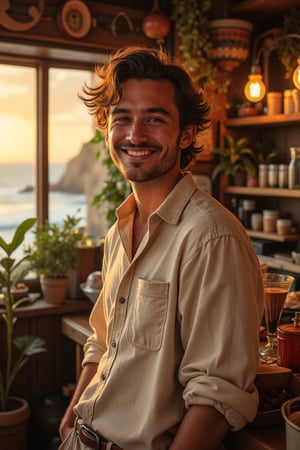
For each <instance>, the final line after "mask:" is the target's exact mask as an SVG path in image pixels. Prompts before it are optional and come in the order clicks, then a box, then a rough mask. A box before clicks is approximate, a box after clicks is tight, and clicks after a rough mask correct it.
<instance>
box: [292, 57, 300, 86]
mask: <svg viewBox="0 0 300 450" xmlns="http://www.w3.org/2000/svg"><path fill="white" fill-rule="evenodd" d="M297 63H298V66H297V67H296V69H295V71H294V73H293V83H294V85H295V86H296V88H297V89H300V57H299V58H298V59H297Z"/></svg>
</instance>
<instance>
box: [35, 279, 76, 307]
mask: <svg viewBox="0 0 300 450" xmlns="http://www.w3.org/2000/svg"><path fill="white" fill-rule="evenodd" d="M40 283H41V289H42V292H43V296H44V299H45V300H46V301H47V302H48V303H63V302H64V301H65V299H66V297H67V291H68V284H69V279H68V278H46V277H44V276H40Z"/></svg>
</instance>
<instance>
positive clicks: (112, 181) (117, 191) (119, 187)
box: [90, 130, 131, 225]
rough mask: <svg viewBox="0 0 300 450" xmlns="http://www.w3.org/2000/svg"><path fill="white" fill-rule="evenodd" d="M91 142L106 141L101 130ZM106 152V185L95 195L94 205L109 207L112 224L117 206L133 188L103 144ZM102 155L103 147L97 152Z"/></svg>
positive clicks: (109, 217)
mask: <svg viewBox="0 0 300 450" xmlns="http://www.w3.org/2000/svg"><path fill="white" fill-rule="evenodd" d="M90 143H91V144H99V143H105V139H104V135H103V133H102V132H101V131H100V130H96V133H95V136H94V137H93V138H92V139H91V141H90ZM102 149H104V150H102V151H103V152H104V157H103V164H104V165H105V166H106V167H107V169H108V172H107V177H106V179H105V180H104V186H103V189H102V191H101V192H100V193H99V194H97V195H95V197H94V199H93V205H95V206H99V205H100V204H101V203H104V204H105V206H106V207H107V214H106V219H107V222H108V224H109V225H112V224H113V223H114V222H115V221H116V214H115V211H116V208H117V207H118V206H119V205H120V204H121V203H122V202H123V201H124V200H125V198H126V197H127V196H128V195H129V193H130V191H131V189H130V185H129V183H128V182H127V181H126V180H125V178H124V177H123V176H122V175H121V173H120V172H119V170H118V169H117V168H116V166H115V165H114V163H113V160H112V159H111V157H110V154H109V150H108V148H107V147H106V146H105V145H104V146H102ZM100 156H101V149H100V150H99V151H98V152H97V158H99V157H100Z"/></svg>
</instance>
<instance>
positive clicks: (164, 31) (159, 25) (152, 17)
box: [143, 0, 171, 42]
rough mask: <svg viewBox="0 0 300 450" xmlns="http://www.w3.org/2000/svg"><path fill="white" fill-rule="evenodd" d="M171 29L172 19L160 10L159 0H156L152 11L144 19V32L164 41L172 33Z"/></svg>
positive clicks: (148, 35) (150, 36)
mask: <svg viewBox="0 0 300 450" xmlns="http://www.w3.org/2000/svg"><path fill="white" fill-rule="evenodd" d="M170 29H171V23H170V19H169V18H168V17H167V16H165V15H164V14H163V13H162V12H161V11H160V9H159V6H158V0H154V6H153V9H152V11H151V13H150V14H148V15H147V16H146V17H145V19H144V21H143V32H144V33H145V35H146V36H147V37H148V38H150V39H156V40H157V41H158V42H162V41H163V40H164V38H165V37H166V36H167V35H168V34H169V33H170Z"/></svg>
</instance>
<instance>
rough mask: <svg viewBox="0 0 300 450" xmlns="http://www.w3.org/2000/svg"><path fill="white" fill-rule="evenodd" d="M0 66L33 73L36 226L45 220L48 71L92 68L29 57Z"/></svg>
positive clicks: (0, 60) (3, 59)
mask: <svg viewBox="0 0 300 450" xmlns="http://www.w3.org/2000/svg"><path fill="white" fill-rule="evenodd" d="M0 64H9V65H15V66H25V67H32V68H35V69H36V102H37V104H36V121H37V127H36V133H37V134H36V157H35V177H36V179H35V185H36V190H35V193H36V194H35V203H36V215H37V223H38V224H41V223H44V222H45V221H46V220H48V218H49V197H48V194H49V144H48V143H49V120H48V115H49V70H50V68H59V69H74V70H75V69H77V70H88V71H91V72H92V71H93V67H94V65H95V64H91V63H86V62H80V61H69V60H66V61H61V60H56V59H50V58H49V59H44V58H33V57H20V56H9V55H0Z"/></svg>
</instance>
